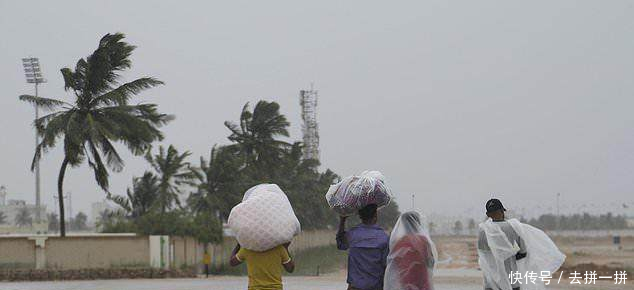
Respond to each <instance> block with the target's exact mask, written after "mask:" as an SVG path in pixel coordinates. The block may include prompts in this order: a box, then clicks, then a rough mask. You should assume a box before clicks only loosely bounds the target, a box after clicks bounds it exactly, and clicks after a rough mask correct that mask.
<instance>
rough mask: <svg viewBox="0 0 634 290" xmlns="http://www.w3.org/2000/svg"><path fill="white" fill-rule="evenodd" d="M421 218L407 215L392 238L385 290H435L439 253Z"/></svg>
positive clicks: (400, 221) (401, 220)
mask: <svg viewBox="0 0 634 290" xmlns="http://www.w3.org/2000/svg"><path fill="white" fill-rule="evenodd" d="M425 225H426V223H425V222H424V221H423V219H422V218H421V216H420V214H418V213H417V212H414V211H410V212H406V213H403V214H402V215H401V217H399V219H398V221H397V222H396V225H394V229H393V230H392V234H390V254H389V255H388V256H387V268H386V269H385V279H384V286H383V289H385V290H432V289H434V285H433V283H432V276H433V272H434V265H435V264H436V259H437V256H438V255H437V253H436V247H435V245H434V242H433V241H432V240H431V237H430V236H429V231H428V230H427V228H426V227H425Z"/></svg>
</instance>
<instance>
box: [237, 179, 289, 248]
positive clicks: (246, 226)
mask: <svg viewBox="0 0 634 290" xmlns="http://www.w3.org/2000/svg"><path fill="white" fill-rule="evenodd" d="M228 224H229V227H231V230H232V231H233V233H234V234H235V236H236V239H237V240H238V243H240V245H241V246H242V247H244V248H245V249H249V250H252V251H257V252H263V251H266V250H270V249H272V248H275V247H276V246H279V245H281V244H284V243H288V242H290V241H291V240H292V239H293V237H295V236H296V235H298V234H299V233H300V232H301V227H300V224H299V220H298V219H297V217H296V216H295V212H294V211H293V207H292V206H291V203H290V202H289V201H288V198H287V197H286V194H284V192H283V191H282V189H280V187H279V186H277V185H275V184H260V185H257V186H254V187H252V188H250V189H249V190H247V192H246V193H245V194H244V197H243V198H242V202H241V203H240V204H238V205H236V206H235V207H234V208H233V209H232V210H231V213H230V214H229V220H228Z"/></svg>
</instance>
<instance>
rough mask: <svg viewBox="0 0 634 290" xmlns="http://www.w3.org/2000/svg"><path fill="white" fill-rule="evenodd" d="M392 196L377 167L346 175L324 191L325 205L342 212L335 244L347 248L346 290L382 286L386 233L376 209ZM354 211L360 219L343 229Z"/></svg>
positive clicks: (386, 251)
mask: <svg viewBox="0 0 634 290" xmlns="http://www.w3.org/2000/svg"><path fill="white" fill-rule="evenodd" d="M391 198H392V196H391V192H390V190H389V188H388V187H387V186H386V185H385V182H384V177H383V175H381V173H380V172H378V171H365V172H363V173H361V174H360V175H358V176H350V177H348V178H345V179H344V180H342V181H341V182H339V183H337V184H335V185H333V186H331V187H330V189H329V190H328V193H327V194H326V200H327V201H328V205H330V207H331V208H332V209H333V210H335V211H336V212H337V213H338V214H339V215H340V216H341V218H340V221H339V231H338V232H337V248H338V249H339V250H347V251H348V279H347V282H348V290H380V289H383V276H384V275H385V267H386V259H387V255H388V252H389V249H388V244H389V237H388V235H387V234H386V233H385V231H384V230H383V229H382V228H381V227H380V226H379V225H377V220H378V215H377V210H378V209H379V208H380V207H383V206H385V205H387V204H388V203H389V202H390V199H391ZM355 213H356V214H358V215H359V218H360V219H361V223H360V224H359V225H356V226H354V227H352V228H350V229H348V230H346V228H345V227H346V219H347V217H348V216H350V215H353V214H355Z"/></svg>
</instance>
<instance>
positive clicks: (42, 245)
mask: <svg viewBox="0 0 634 290" xmlns="http://www.w3.org/2000/svg"><path fill="white" fill-rule="evenodd" d="M47 238H48V237H29V240H33V241H35V269H44V268H46V239H47Z"/></svg>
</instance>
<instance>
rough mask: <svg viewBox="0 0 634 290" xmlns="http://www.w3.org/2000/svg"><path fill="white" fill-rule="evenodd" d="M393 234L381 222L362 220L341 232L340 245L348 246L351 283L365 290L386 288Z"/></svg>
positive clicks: (342, 248) (341, 248) (338, 238)
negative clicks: (384, 279)
mask: <svg viewBox="0 0 634 290" xmlns="http://www.w3.org/2000/svg"><path fill="white" fill-rule="evenodd" d="M389 240H390V238H389V237H388V235H387V234H386V233H385V231H384V230H383V229H382V228H381V227H379V226H378V225H366V224H360V225H358V226H355V227H352V228H351V229H349V230H348V231H347V232H341V233H337V248H338V249H339V250H348V284H350V286H352V287H354V288H358V289H362V290H373V289H383V275H384V274H385V267H386V260H387V254H388V252H389V248H388V244H389Z"/></svg>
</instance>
